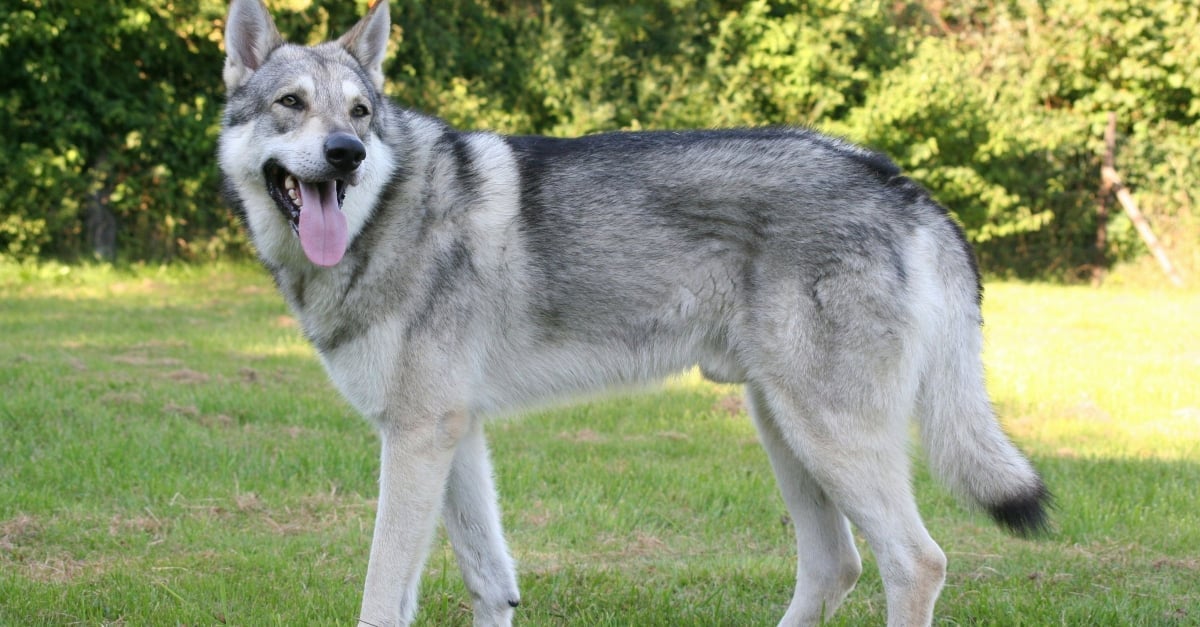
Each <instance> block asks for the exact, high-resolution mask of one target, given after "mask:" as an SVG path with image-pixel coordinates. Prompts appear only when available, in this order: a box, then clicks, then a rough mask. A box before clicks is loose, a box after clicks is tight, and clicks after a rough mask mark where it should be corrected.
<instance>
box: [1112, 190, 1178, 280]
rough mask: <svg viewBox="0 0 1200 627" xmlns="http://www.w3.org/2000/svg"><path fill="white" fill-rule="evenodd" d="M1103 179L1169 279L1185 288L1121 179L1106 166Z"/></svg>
mask: <svg viewBox="0 0 1200 627" xmlns="http://www.w3.org/2000/svg"><path fill="white" fill-rule="evenodd" d="M1100 176H1101V178H1103V179H1105V180H1107V181H1108V182H1109V184H1110V185H1111V186H1112V188H1113V189H1115V190H1116V191H1117V200H1118V201H1120V202H1121V207H1123V208H1124V209H1125V213H1128V214H1129V219H1130V220H1133V226H1134V227H1135V228H1137V232H1138V235H1141V236H1142V240H1143V241H1145V242H1146V246H1149V247H1150V252H1151V253H1153V254H1154V258H1155V259H1156V260H1158V265H1160V266H1162V269H1163V272H1164V273H1166V275H1167V278H1169V279H1171V283H1174V284H1175V286H1176V287H1183V279H1182V278H1180V276H1179V273H1178V272H1176V271H1175V266H1174V265H1172V264H1171V259H1170V258H1168V257H1167V251H1166V250H1165V249H1163V247H1162V244H1160V243H1158V238H1157V237H1155V236H1154V231H1152V230H1150V223H1149V222H1147V221H1146V216H1144V215H1142V211H1141V210H1140V209H1138V206H1137V202H1135V201H1134V200H1133V194H1130V193H1129V190H1127V189H1125V186H1124V185H1122V184H1121V177H1120V176H1119V175H1118V174H1117V171H1116V170H1114V169H1113V168H1110V167H1108V166H1105V167H1103V168H1100Z"/></svg>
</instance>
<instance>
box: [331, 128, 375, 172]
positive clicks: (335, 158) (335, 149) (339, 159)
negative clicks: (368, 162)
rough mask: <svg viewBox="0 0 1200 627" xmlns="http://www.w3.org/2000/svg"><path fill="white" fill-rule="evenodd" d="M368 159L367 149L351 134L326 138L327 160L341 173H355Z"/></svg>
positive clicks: (339, 134) (335, 134) (337, 134)
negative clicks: (359, 165)
mask: <svg viewBox="0 0 1200 627" xmlns="http://www.w3.org/2000/svg"><path fill="white" fill-rule="evenodd" d="M366 158H367V149H366V148H365V147H364V146H363V145H362V142H360V141H358V138H357V137H355V136H353V135H351V134H350V133H334V134H332V135H330V136H329V137H326V138H325V160H326V161H328V162H329V165H331V166H333V167H335V168H337V169H338V171H340V172H353V171H354V169H355V168H357V167H358V164H360V163H362V162H363V159H366Z"/></svg>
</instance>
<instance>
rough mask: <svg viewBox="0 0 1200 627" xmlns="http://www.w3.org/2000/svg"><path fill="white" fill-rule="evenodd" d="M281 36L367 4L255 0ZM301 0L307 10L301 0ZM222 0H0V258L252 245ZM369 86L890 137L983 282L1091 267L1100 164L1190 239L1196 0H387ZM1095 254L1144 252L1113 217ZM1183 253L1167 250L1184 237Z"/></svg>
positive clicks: (505, 124)
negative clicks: (386, 29) (387, 30)
mask: <svg viewBox="0 0 1200 627" xmlns="http://www.w3.org/2000/svg"><path fill="white" fill-rule="evenodd" d="M268 4H269V5H270V6H271V8H272V10H273V11H274V12H275V14H276V17H277V19H278V21H279V25H280V29H281V30H282V31H283V32H284V34H285V36H287V37H288V38H289V39H291V40H292V41H297V42H316V41H319V40H323V39H326V38H328V37H330V36H331V35H337V34H340V33H341V32H342V31H343V30H344V29H346V28H348V27H349V26H350V25H351V24H353V23H354V21H355V20H357V19H358V17H359V16H360V15H361V14H362V13H363V11H364V10H365V7H366V2H365V1H364V0H358V1H357V2H345V1H343V2H333V1H330V2H324V3H316V2H311V1H309V0H274V1H271V2H269V3H268ZM318 5H321V6H318ZM224 11H225V2H224V1H223V0H128V1H124V2H117V1H114V2H92V1H91V0H4V2H3V5H2V6H0V86H2V87H0V109H2V111H3V112H2V114H0V146H2V150H3V152H4V159H3V160H2V161H0V163H2V164H3V165H2V166H0V167H2V168H3V170H2V171H3V176H0V198H3V199H4V201H3V203H2V204H0V258H7V259H16V260H28V259H47V258H51V259H62V260H68V261H70V260H87V259H92V258H97V257H98V258H100V259H107V260H112V259H117V260H120V261H139V260H145V261H164V260H174V259H186V260H206V259H212V258H221V257H231V256H233V257H236V256H242V255H246V254H248V252H249V251H248V245H247V244H246V242H245V239H244V236H243V235H242V234H241V232H240V229H239V227H238V225H237V224H236V221H235V220H234V219H233V218H232V217H231V215H230V213H229V211H228V210H227V209H226V208H225V207H224V205H223V203H222V201H221V198H220V195H219V192H218V190H219V181H218V173H217V169H216V164H215V149H216V136H217V132H218V124H219V118H220V108H221V104H222V100H223V92H224V88H223V85H222V82H221V78H220V76H221V67H222V63H223V58H224V52H223V49H222V43H221V40H222V29H223V27H224ZM391 11H392V18H393V22H394V26H393V32H392V40H393V47H392V50H391V53H390V56H389V58H388V61H387V74H388V78H389V81H390V85H389V87H388V91H389V93H390V95H392V96H393V97H394V98H395V99H397V100H398V101H400V102H401V103H403V104H404V105H406V106H410V107H412V108H415V109H419V110H423V111H426V112H430V113H435V114H437V115H440V116H442V117H444V118H446V119H447V120H448V121H449V122H451V123H452V124H455V125H457V126H460V127H465V128H477V127H482V128H490V129H494V130H498V131H501V132H506V133H538V134H552V135H576V134H584V133H591V132H596V131H603V130H612V129H638V128H687V127H715V126H757V125H766V124H789V125H811V126H814V127H816V128H819V129H822V130H824V131H827V132H830V133H833V134H837V135H841V136H844V137H846V138H848V139H851V140H853V141H856V142H860V143H863V144H866V145H869V146H871V147H873V148H876V149H878V150H881V151H883V152H886V153H888V154H889V155H891V156H892V157H893V158H895V159H896V160H897V162H899V164H900V165H901V166H902V167H904V168H905V169H906V170H907V171H908V172H909V173H910V175H911V176H912V177H913V178H915V179H917V180H919V181H920V182H922V183H923V184H924V185H926V186H927V187H929V188H930V189H931V190H932V191H933V193H934V195H935V197H937V198H938V199H939V200H940V201H941V202H942V203H943V204H945V205H947V206H948V207H949V208H950V209H951V210H952V211H953V212H954V214H955V215H956V216H957V217H958V218H959V219H960V220H961V222H962V224H963V225H964V226H965V227H966V229H967V232H968V234H969V236H970V237H971V239H972V240H973V241H974V242H975V244H976V245H977V247H978V250H979V254H980V257H981V261H982V264H983V267H984V269H985V271H987V272H988V273H989V274H991V275H993V276H1020V277H1036V278H1049V279H1059V280H1074V279H1078V278H1082V277H1084V276H1086V275H1087V272H1088V271H1089V269H1090V267H1091V264H1093V263H1094V262H1095V261H1096V259H1097V258H1096V255H1095V252H1094V250H1093V246H1094V241H1095V231H1096V218H1095V213H1096V212H1095V206H1096V203H1097V194H1098V190H1099V188H1100V175H1099V169H1100V162H1101V158H1102V155H1103V152H1104V143H1103V130H1104V125H1105V122H1106V115H1107V112H1109V111H1114V112H1116V113H1117V115H1118V120H1119V140H1118V141H1119V151H1118V154H1117V161H1116V166H1117V170H1118V171H1119V172H1120V173H1121V175H1122V176H1123V178H1124V181H1125V184H1126V185H1127V186H1128V187H1129V188H1130V189H1131V190H1132V191H1133V192H1134V195H1135V197H1136V198H1137V200H1138V202H1139V204H1140V205H1141V207H1142V210H1143V211H1144V212H1145V213H1146V214H1147V215H1148V216H1149V218H1150V220H1151V222H1152V223H1153V224H1154V228H1155V229H1156V230H1157V231H1158V233H1159V237H1160V238H1161V239H1163V240H1164V242H1165V243H1166V245H1167V246H1168V249H1169V250H1172V251H1174V252H1175V254H1176V257H1177V258H1176V261H1177V263H1180V262H1182V263H1181V265H1183V266H1184V267H1185V268H1187V269H1194V268H1195V267H1196V255H1197V253H1196V251H1197V250H1200V208H1198V207H1197V194H1198V193H1200V192H1198V191H1197V190H1200V167H1198V166H1197V163H1200V124H1197V121H1198V120H1200V63H1197V59H1200V2H1198V1H1197V0H1184V1H1167V0H1143V1H1141V2H1137V3H1134V2H1129V1H1128V0H1036V1H1035V0H1008V1H1006V0H955V1H953V2H950V1H948V0H921V1H917V2H903V1H894V0H893V1H890V2H880V1H870V0H812V1H796V2H789V1H776V2H767V1H763V0H757V1H751V2H723V1H717V0H667V1H659V2H644V1H634V0H619V1H601V0H596V1H592V2H581V1H577V0H572V1H565V2H564V1H559V0H543V1H537V0H514V1H510V2H504V1H500V0H490V1H489V0H444V1H442V2H438V3H428V2H424V1H421V0H393V1H392V3H391ZM1107 247H1108V249H1107V251H1106V252H1107V255H1106V258H1107V262H1108V263H1112V262H1116V261H1120V260H1125V259H1131V258H1134V257H1137V256H1139V255H1141V254H1142V253H1143V248H1142V245H1141V243H1140V242H1139V240H1138V238H1137V235H1136V233H1135V232H1134V230H1133V228H1132V227H1131V225H1130V224H1129V222H1128V218H1127V217H1126V216H1125V215H1124V214H1123V213H1121V212H1117V213H1116V214H1115V216H1114V217H1113V219H1112V220H1111V222H1110V226H1109V237H1108V243H1107ZM1180 255H1182V257H1183V258H1182V259H1180V258H1179V256H1180Z"/></svg>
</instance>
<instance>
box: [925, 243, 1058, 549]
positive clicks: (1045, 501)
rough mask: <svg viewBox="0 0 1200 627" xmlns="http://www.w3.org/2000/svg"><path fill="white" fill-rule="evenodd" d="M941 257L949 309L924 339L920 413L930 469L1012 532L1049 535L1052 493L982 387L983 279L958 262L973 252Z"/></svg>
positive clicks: (946, 252) (953, 252) (951, 251)
mask: <svg viewBox="0 0 1200 627" xmlns="http://www.w3.org/2000/svg"><path fill="white" fill-rule="evenodd" d="M941 252H942V255H941V256H942V257H943V259H942V260H941V261H942V262H943V263H942V264H940V267H939V269H938V271H937V273H938V275H939V276H940V277H941V279H942V280H941V281H940V283H941V287H942V288H943V289H944V292H943V293H942V296H943V299H942V303H943V306H944V308H941V310H940V312H939V313H940V314H941V315H939V316H937V317H938V318H940V321H939V322H940V324H935V325H933V326H931V328H930V332H929V334H928V335H927V337H926V340H927V344H926V347H927V353H926V358H927V362H926V368H925V371H924V374H923V378H922V382H921V388H920V392H919V399H918V400H919V407H918V412H917V420H918V423H919V426H920V431H921V439H922V441H923V443H924V447H925V451H926V454H927V456H928V458H929V462H930V466H931V468H932V470H933V471H934V474H936V475H937V476H939V477H940V478H941V479H942V480H943V481H944V482H945V483H946V484H947V485H948V486H949V487H950V488H951V489H952V490H954V491H955V492H957V493H959V494H961V495H963V496H965V497H967V498H969V499H970V500H972V501H974V502H975V503H977V504H979V505H980V506H982V507H983V508H984V509H986V510H987V511H988V512H989V513H990V514H991V516H992V518H993V519H995V520H996V522H997V523H999V524H1000V525H1002V526H1004V527H1005V528H1006V529H1008V530H1009V531H1011V532H1013V533H1015V534H1018V535H1022V536H1028V535H1032V534H1035V533H1038V532H1040V531H1044V530H1045V528H1046V525H1047V512H1046V510H1047V507H1048V505H1049V502H1050V493H1049V491H1048V490H1047V489H1046V486H1045V484H1044V483H1042V479H1041V477H1040V476H1039V475H1038V473H1037V471H1036V470H1034V468H1033V466H1032V465H1031V464H1030V463H1029V460H1028V459H1026V458H1025V456H1024V455H1023V454H1022V453H1021V451H1020V450H1018V449H1017V447H1016V446H1015V445H1014V444H1013V443H1012V441H1011V440H1009V438H1008V436H1007V435H1005V433H1004V431H1003V430H1002V429H1001V428H1000V425H999V423H998V422H997V421H996V415H995V413H994V411H993V409H992V404H991V401H990V400H989V399H988V395H987V390H986V389H985V387H984V378H983V362H982V360H981V357H980V351H981V349H982V344H983V340H982V333H981V330H980V323H981V317H980V311H979V300H978V297H977V295H978V293H979V292H978V289H979V287H978V286H979V284H978V278H977V276H967V274H968V272H967V266H965V264H964V263H963V260H962V259H961V257H958V255H959V254H962V253H963V252H966V254H968V255H969V254H970V253H969V251H966V250H965V247H963V248H959V249H958V250H954V249H949V250H947V249H943V250H942V251H941ZM955 257H958V258H955ZM958 269H961V270H962V271H961V272H956V270H958ZM970 274H971V275H974V273H973V272H971V273H970Z"/></svg>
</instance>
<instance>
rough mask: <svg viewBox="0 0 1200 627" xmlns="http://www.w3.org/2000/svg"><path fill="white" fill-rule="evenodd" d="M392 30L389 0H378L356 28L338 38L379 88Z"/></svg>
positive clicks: (381, 83) (380, 88)
mask: <svg viewBox="0 0 1200 627" xmlns="http://www.w3.org/2000/svg"><path fill="white" fill-rule="evenodd" d="M391 31H392V21H391V18H390V17H389V16H388V6H387V0H377V1H376V2H375V4H374V6H372V7H371V10H370V11H368V12H367V14H366V15H365V16H363V18H362V19H361V20H359V21H358V23H357V24H355V25H354V28H351V29H350V32H348V33H346V34H345V35H342V36H341V37H340V38H339V39H338V43H339V44H341V45H342V47H343V48H345V49H346V51H347V52H349V53H350V54H351V55H353V56H354V58H355V59H357V60H358V62H359V63H361V64H362V66H363V68H364V69H366V70H367V74H368V75H370V77H371V81H372V82H374V83H375V88H376V89H379V90H382V89H383V56H384V54H386V53H387V44H388V35H389V34H391Z"/></svg>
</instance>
